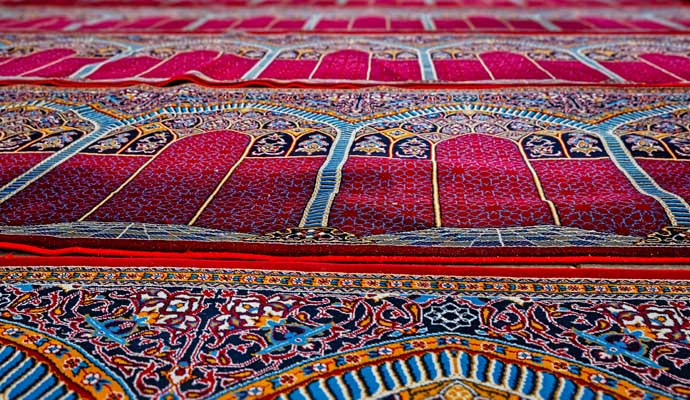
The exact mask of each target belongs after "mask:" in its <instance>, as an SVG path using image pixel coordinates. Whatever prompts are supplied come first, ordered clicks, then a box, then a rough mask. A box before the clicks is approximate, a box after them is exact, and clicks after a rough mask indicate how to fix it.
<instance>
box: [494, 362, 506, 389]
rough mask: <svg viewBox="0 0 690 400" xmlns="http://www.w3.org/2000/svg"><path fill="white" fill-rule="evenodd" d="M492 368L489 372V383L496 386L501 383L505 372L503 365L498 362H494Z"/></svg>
mask: <svg viewBox="0 0 690 400" xmlns="http://www.w3.org/2000/svg"><path fill="white" fill-rule="evenodd" d="M492 364H493V368H492V370H491V381H492V382H493V383H495V384H497V385H500V384H501V383H502V382H503V372H504V370H505V364H503V363H502V362H500V361H498V360H494V362H493V363H492Z"/></svg>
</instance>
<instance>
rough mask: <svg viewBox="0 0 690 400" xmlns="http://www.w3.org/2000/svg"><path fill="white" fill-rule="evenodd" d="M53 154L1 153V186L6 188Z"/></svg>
mask: <svg viewBox="0 0 690 400" xmlns="http://www.w3.org/2000/svg"><path fill="white" fill-rule="evenodd" d="M49 155H51V153H0V186H5V185H6V184H7V183H9V182H10V181H11V180H12V179H14V178H16V177H18V176H19V175H21V174H23V173H24V172H26V171H28V170H29V168H31V167H33V166H34V165H36V164H38V163H39V162H41V161H43V160H44V159H45V158H46V157H48V156H49Z"/></svg>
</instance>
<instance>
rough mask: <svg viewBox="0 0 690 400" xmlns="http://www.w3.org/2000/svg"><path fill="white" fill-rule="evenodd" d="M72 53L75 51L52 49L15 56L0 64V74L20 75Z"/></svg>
mask: <svg viewBox="0 0 690 400" xmlns="http://www.w3.org/2000/svg"><path fill="white" fill-rule="evenodd" d="M74 53H75V51H74V50H70V49H52V50H43V51H38V52H35V53H32V54H29V55H26V56H22V57H16V58H14V59H12V60H10V61H7V62H6V63H4V64H2V65H0V75H4V76H14V75H21V74H23V73H25V72H28V71H31V70H33V69H36V68H39V67H41V66H43V65H45V64H48V63H52V62H54V61H57V60H59V59H61V58H65V57H68V56H70V55H72V54H74Z"/></svg>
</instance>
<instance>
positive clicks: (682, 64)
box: [640, 54, 690, 79]
mask: <svg viewBox="0 0 690 400" xmlns="http://www.w3.org/2000/svg"><path fill="white" fill-rule="evenodd" d="M640 58H644V59H645V60H647V61H649V62H651V63H652V64H655V65H658V66H660V67H661V68H663V69H665V70H666V71H669V72H671V73H673V74H676V75H677V76H679V77H681V78H683V79H690V58H688V57H684V56H679V55H674V54H640Z"/></svg>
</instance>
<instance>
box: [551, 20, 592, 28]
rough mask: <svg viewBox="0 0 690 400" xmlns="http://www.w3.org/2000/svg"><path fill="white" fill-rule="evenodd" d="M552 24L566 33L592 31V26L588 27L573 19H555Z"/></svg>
mask: <svg viewBox="0 0 690 400" xmlns="http://www.w3.org/2000/svg"><path fill="white" fill-rule="evenodd" d="M551 23H552V24H554V25H556V26H557V27H559V28H561V29H563V30H564V31H589V30H592V26H591V25H587V24H585V23H582V22H580V21H577V20H571V19H555V20H552V21H551Z"/></svg>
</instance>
